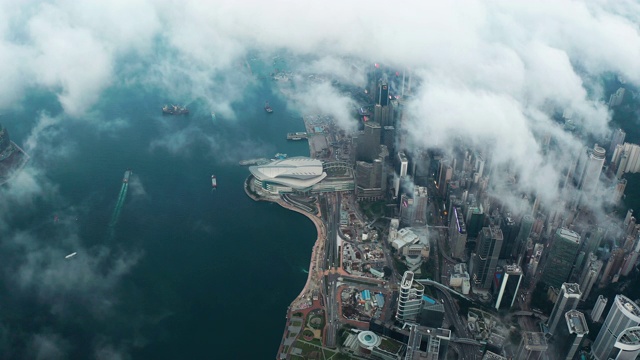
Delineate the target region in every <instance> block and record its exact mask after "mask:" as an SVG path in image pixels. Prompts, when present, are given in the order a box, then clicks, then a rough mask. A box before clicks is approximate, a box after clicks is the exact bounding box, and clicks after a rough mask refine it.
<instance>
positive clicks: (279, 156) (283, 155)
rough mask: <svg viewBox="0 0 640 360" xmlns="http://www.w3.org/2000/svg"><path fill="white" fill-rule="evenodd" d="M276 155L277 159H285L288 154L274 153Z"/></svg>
mask: <svg viewBox="0 0 640 360" xmlns="http://www.w3.org/2000/svg"><path fill="white" fill-rule="evenodd" d="M274 157H275V158H276V160H283V159H286V158H287V154H283V153H277V154H275V155H274Z"/></svg>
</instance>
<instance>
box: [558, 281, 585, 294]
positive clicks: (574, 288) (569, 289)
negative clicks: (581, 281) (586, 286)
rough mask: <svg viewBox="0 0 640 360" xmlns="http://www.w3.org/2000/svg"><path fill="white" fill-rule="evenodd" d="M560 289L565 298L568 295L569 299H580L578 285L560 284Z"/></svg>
mask: <svg viewBox="0 0 640 360" xmlns="http://www.w3.org/2000/svg"><path fill="white" fill-rule="evenodd" d="M562 288H563V289H564V293H565V296H567V295H569V297H575V296H577V297H580V296H581V295H582V291H580V285H578V284H575V283H564V284H562ZM571 295H573V296H571Z"/></svg>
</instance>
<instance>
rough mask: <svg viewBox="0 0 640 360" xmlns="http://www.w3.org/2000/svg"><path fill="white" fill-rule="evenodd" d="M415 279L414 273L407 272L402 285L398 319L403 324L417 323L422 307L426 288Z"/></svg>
mask: <svg viewBox="0 0 640 360" xmlns="http://www.w3.org/2000/svg"><path fill="white" fill-rule="evenodd" d="M413 277H414V274H413V272H411V271H405V272H404V275H403V276H402V282H401V283H400V296H399V297H398V311H397V313H396V319H398V320H399V321H402V322H415V321H416V318H417V316H418V314H419V313H420V309H421V307H422V295H424V286H423V285H422V284H420V283H418V282H416V281H413Z"/></svg>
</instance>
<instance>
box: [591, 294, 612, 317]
mask: <svg viewBox="0 0 640 360" xmlns="http://www.w3.org/2000/svg"><path fill="white" fill-rule="evenodd" d="M607 302H608V300H607V299H606V298H605V297H604V296H602V295H599V296H598V299H597V300H596V303H595V304H593V309H591V320H592V321H593V322H599V321H600V318H601V317H602V313H603V312H604V308H605V306H607Z"/></svg>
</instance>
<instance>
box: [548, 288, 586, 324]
mask: <svg viewBox="0 0 640 360" xmlns="http://www.w3.org/2000/svg"><path fill="white" fill-rule="evenodd" d="M580 296H582V292H581V291H580V285H578V284H570V283H564V284H562V286H561V287H560V294H558V300H556V304H555V305H554V307H553V310H552V311H551V315H550V316H549V320H548V321H547V328H548V331H549V333H550V334H554V333H555V331H556V327H557V326H558V324H559V323H561V322H563V320H564V314H565V313H566V312H567V311H569V310H574V309H575V308H576V306H578V302H579V301H580Z"/></svg>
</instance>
